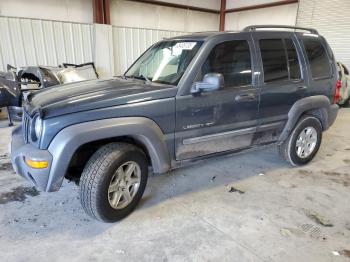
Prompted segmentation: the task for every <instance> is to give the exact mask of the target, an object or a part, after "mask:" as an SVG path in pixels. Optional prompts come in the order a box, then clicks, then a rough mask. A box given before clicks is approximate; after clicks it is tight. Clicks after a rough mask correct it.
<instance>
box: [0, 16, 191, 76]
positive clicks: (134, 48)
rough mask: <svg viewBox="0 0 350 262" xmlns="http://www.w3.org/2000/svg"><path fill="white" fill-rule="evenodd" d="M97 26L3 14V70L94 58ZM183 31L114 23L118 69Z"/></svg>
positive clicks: (0, 22) (118, 71)
mask: <svg viewBox="0 0 350 262" xmlns="http://www.w3.org/2000/svg"><path fill="white" fill-rule="evenodd" d="M99 26H104V25H99ZM106 27H108V26H106ZM94 30H95V29H94V25H92V24H81V23H70V22H60V21H50V20H39V19H27V18H14V17H0V39H1V41H0V71H4V70H6V65H7V64H11V65H13V66H16V67H20V66H27V65H49V66H57V65H59V64H62V63H63V62H67V63H76V64H80V63H85V62H90V61H94V60H95V59H94V58H95V51H96V48H98V47H95V46H94V45H95V43H96V41H94V39H93V38H94V37H96V35H95V33H94ZM107 31H108V30H107ZM181 34H185V32H178V31H166V30H153V29H142V28H128V27H112V38H113V43H111V44H112V45H113V46H112V47H111V49H112V50H113V54H111V55H112V56H113V61H114V73H115V74H121V73H123V72H124V71H125V70H126V69H127V68H128V67H129V66H130V65H131V64H132V62H133V61H135V59H137V58H138V57H139V55H140V54H142V53H143V52H144V51H145V50H146V49H147V48H148V47H149V46H151V45H152V44H153V43H155V42H157V41H159V40H161V39H163V38H167V37H173V36H177V35H181ZM99 37H101V36H99ZM107 51H108V50H106V52H107ZM108 55H110V54H108ZM107 62H108V61H106V64H107Z"/></svg>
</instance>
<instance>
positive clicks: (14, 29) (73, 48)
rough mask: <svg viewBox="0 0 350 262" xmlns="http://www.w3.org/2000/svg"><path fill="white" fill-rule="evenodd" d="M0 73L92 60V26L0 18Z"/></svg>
mask: <svg viewBox="0 0 350 262" xmlns="http://www.w3.org/2000/svg"><path fill="white" fill-rule="evenodd" d="M0 39H1V40H0V70H1V71H3V70H6V65H7V64H11V65H13V66H16V67H19V66H26V65H50V66H57V65H58V64H61V63H63V62H68V63H77V64H79V63H84V62H90V61H92V60H93V48H92V43H93V41H92V25H91V24H81V23H68V22H59V21H50V20H39V19H26V18H14V17H0Z"/></svg>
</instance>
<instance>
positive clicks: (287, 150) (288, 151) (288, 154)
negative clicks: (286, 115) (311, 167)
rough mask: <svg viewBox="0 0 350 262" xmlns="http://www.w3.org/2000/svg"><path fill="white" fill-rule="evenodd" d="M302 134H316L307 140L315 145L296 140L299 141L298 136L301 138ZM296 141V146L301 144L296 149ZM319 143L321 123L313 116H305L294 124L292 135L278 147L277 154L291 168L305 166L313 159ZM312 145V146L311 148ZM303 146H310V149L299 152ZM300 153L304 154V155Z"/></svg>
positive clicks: (320, 139)
mask: <svg viewBox="0 0 350 262" xmlns="http://www.w3.org/2000/svg"><path fill="white" fill-rule="evenodd" d="M302 132H304V134H305V135H306V134H310V135H311V133H312V134H314V133H315V134H317V135H316V136H315V135H313V136H312V137H313V138H310V139H309V140H310V141H311V140H312V141H314V140H315V143H308V142H306V141H305V140H306V139H304V141H305V142H300V140H298V139H300V136H302ZM310 135H309V136H310ZM306 136H307V135H306ZM297 140H298V145H300V144H302V146H299V147H297ZM310 141H309V142H310ZM321 141H322V125H321V122H320V121H319V120H318V119H317V118H316V117H314V116H310V115H305V116H302V117H301V118H300V120H299V122H298V123H297V124H296V126H295V127H294V129H293V131H292V133H291V134H290V135H289V137H288V138H287V139H286V141H284V142H283V143H282V144H281V145H279V146H278V150H279V154H280V156H281V158H282V159H283V160H285V161H287V162H289V163H290V164H291V165H293V166H301V165H305V164H307V163H308V162H310V161H311V160H312V159H313V158H314V156H315V155H316V153H317V151H318V149H319V148H320V145H321ZM303 143H304V144H303ZM313 144H314V146H311V145H313ZM303 145H304V146H305V145H306V146H307V145H310V147H308V146H307V150H304V151H303V150H300V149H302V148H303ZM298 149H299V150H298ZM302 152H304V154H303V153H302Z"/></svg>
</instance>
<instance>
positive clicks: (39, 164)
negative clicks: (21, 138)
mask: <svg viewBox="0 0 350 262" xmlns="http://www.w3.org/2000/svg"><path fill="white" fill-rule="evenodd" d="M25 161H26V164H27V165H28V166H30V167H31V168H36V169H43V168H47V167H48V166H49V162H48V161H34V160H31V159H26V160H25Z"/></svg>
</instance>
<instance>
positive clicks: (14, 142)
mask: <svg viewBox="0 0 350 262" xmlns="http://www.w3.org/2000/svg"><path fill="white" fill-rule="evenodd" d="M10 148H11V152H10V153H11V162H12V166H13V168H14V170H15V171H16V173H17V174H19V175H20V176H22V177H24V178H26V179H28V180H29V181H31V182H32V183H33V184H34V185H35V186H36V187H37V188H39V189H40V190H42V191H48V189H49V185H48V181H49V176H50V169H51V165H52V159H53V158H52V155H51V154H50V152H49V151H47V150H41V149H38V148H37V147H35V146H34V145H32V144H30V143H29V144H26V143H25V142H24V140H23V135H22V125H19V126H18V127H17V128H16V129H14V130H13V131H12V139H11V147H10ZM25 159H31V160H34V161H48V163H49V164H48V167H47V168H43V169H36V168H32V167H30V166H28V165H27V164H26V162H25Z"/></svg>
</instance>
